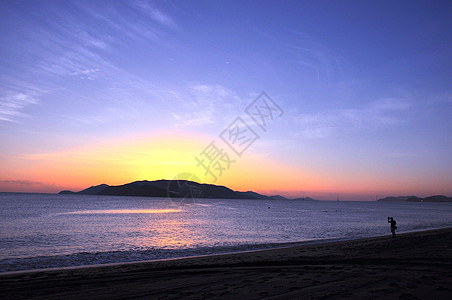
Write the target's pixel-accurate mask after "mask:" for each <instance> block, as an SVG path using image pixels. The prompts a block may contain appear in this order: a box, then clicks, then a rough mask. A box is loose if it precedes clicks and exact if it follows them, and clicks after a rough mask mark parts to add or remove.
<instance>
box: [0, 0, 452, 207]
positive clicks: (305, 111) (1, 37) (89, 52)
mask: <svg viewBox="0 0 452 300" xmlns="http://www.w3.org/2000/svg"><path fill="white" fill-rule="evenodd" d="M451 15H452V2H450V1H144V0H143V1H83V0H80V1H16V0H15V1H7V0H6V1H5V0H4V1H1V2H0V191H3V192H49V193H55V192H58V191H60V190H63V189H69V190H74V191H78V190H81V189H84V188H86V187H89V186H92V185H98V184H101V183H106V184H110V185H120V184H124V183H128V182H131V181H136V180H157V179H174V178H184V179H185V177H187V178H191V179H196V180H197V181H199V182H204V183H212V184H219V185H226V186H228V187H230V188H232V189H234V190H240V191H247V190H253V191H256V192H261V193H264V194H269V195H270V194H281V195H284V196H288V197H307V196H310V197H313V198H318V199H336V198H337V197H340V199H344V200H375V198H376V197H378V198H380V197H384V196H391V195H418V196H430V195H434V194H445V195H448V196H452V155H450V149H452V118H451V116H452V84H451V83H452V18H450V16H451Z"/></svg>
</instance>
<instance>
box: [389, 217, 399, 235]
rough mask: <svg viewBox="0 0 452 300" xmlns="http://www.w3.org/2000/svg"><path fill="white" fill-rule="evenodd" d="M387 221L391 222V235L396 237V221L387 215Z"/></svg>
mask: <svg viewBox="0 0 452 300" xmlns="http://www.w3.org/2000/svg"><path fill="white" fill-rule="evenodd" d="M388 223H391V233H392V237H393V238H395V237H396V234H395V231H396V229H397V226H396V224H397V222H396V221H395V220H394V218H393V217H388Z"/></svg>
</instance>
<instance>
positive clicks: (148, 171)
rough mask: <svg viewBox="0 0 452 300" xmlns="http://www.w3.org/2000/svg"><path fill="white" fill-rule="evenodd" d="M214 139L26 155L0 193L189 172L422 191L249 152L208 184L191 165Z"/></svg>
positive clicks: (311, 188)
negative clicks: (281, 161)
mask: <svg viewBox="0 0 452 300" xmlns="http://www.w3.org/2000/svg"><path fill="white" fill-rule="evenodd" d="M214 139H215V138H214V137H209V136H205V135H198V134H195V133H193V132H183V131H167V132H163V133H159V134H154V135H148V136H137V137H133V138H126V139H120V140H108V141H102V142H99V143H98V144H96V145H91V146H85V147H80V148H77V149H69V150H65V151H60V152H52V153H35V154H28V155H24V156H21V157H16V158H15V159H16V161H14V162H13V163H11V164H12V165H14V168H11V170H9V171H10V172H8V173H3V174H2V175H0V176H1V177H0V191H13V192H14V191H19V192H52V193H55V192H58V191H60V190H64V189H69V190H73V191H79V190H82V189H85V188H87V187H89V186H93V185H98V184H102V183H106V184H109V185H121V184H125V183H129V182H133V181H137V180H158V179H173V178H175V177H176V176H177V175H178V174H180V173H193V174H195V175H196V176H197V177H198V178H199V179H200V180H199V181H200V183H211V184H217V185H224V186H227V187H229V188H231V189H233V190H237V191H250V190H252V191H255V192H260V193H263V194H281V195H284V196H290V197H302V196H305V195H306V196H310V195H311V196H312V195H330V194H331V195H332V197H333V198H336V196H335V195H336V194H343V195H351V194H353V193H355V194H356V193H358V194H362V195H364V194H367V195H372V194H373V195H376V194H378V195H382V193H381V190H382V188H384V189H386V192H394V193H404V192H406V191H412V193H413V192H417V191H421V188H424V191H425V187H426V186H427V184H426V183H421V182H418V181H416V180H415V179H413V178H408V179H407V178H399V179H397V180H392V181H389V182H388V180H387V179H386V178H380V177H376V176H372V175H370V174H360V176H359V177H357V176H356V175H355V174H330V173H322V172H320V171H318V170H315V171H314V170H308V169H304V168H301V167H299V166H288V165H285V164H282V163H280V162H277V161H274V160H271V159H269V158H268V157H265V156H263V155H260V154H256V153H254V152H252V151H251V150H250V151H247V152H246V154H245V155H243V157H237V156H233V157H231V159H233V160H235V162H233V163H232V164H231V165H230V168H229V169H228V170H225V171H224V172H223V174H222V176H219V177H218V180H217V181H214V180H213V178H212V177H211V176H210V175H208V174H207V175H206V174H205V170H204V169H202V168H201V167H198V166H197V163H196V160H195V157H196V156H198V155H199V154H200V152H201V151H202V150H203V149H205V148H206V146H207V145H209V143H210V142H211V141H212V140H214ZM224 147H226V146H224ZM231 155H233V154H232V153H231ZM6 174H8V176H6ZM18 178H20V179H21V180H17V179H18ZM424 193H425V192H424ZM373 197H375V196H373ZM330 198H331V197H330Z"/></svg>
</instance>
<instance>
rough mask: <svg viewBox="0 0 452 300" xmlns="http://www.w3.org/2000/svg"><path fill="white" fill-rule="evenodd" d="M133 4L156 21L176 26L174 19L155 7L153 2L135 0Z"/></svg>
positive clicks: (172, 26) (164, 24)
mask: <svg viewBox="0 0 452 300" xmlns="http://www.w3.org/2000/svg"><path fill="white" fill-rule="evenodd" d="M134 4H135V5H136V7H137V8H139V9H140V11H142V12H144V13H145V14H147V15H148V16H150V17H151V18H152V19H153V20H154V21H156V22H157V23H159V24H161V25H163V26H167V27H171V28H175V27H176V23H175V22H174V20H173V19H172V18H171V17H170V16H169V15H168V14H166V13H164V12H162V11H161V10H160V9H158V8H157V7H155V6H154V5H153V4H151V3H149V2H147V1H135V2H134Z"/></svg>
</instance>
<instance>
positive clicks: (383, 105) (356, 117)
mask: <svg viewBox="0 0 452 300" xmlns="http://www.w3.org/2000/svg"><path fill="white" fill-rule="evenodd" d="M409 107H410V103H409V102H408V101H407V100H405V99H396V98H388V99H382V100H380V101H376V102H374V103H371V104H369V105H367V106H364V107H363V108H353V109H337V110H331V111H325V112H320V113H315V114H299V115H298V116H295V117H294V121H295V123H296V124H297V128H299V131H298V132H299V134H301V135H302V136H304V137H307V138H325V137H329V136H332V135H336V134H339V133H343V132H344V131H346V130H359V129H363V128H371V127H380V126H389V125H393V124H396V123H399V122H401V121H403V119H402V118H401V113H402V112H403V111H406V110H407V109H408V108H409Z"/></svg>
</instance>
